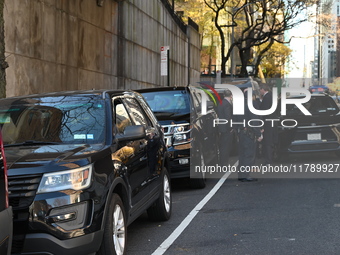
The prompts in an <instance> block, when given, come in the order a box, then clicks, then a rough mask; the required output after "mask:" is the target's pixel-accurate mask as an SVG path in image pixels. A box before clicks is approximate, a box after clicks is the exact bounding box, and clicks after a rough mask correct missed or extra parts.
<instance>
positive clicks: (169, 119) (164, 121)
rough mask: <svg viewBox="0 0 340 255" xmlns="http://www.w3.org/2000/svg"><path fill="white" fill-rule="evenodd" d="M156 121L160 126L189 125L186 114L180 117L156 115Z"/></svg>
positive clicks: (188, 117) (188, 118)
mask: <svg viewBox="0 0 340 255" xmlns="http://www.w3.org/2000/svg"><path fill="white" fill-rule="evenodd" d="M156 117H157V120H158V121H159V123H160V124H161V125H171V124H181V123H189V122H190V113H188V114H181V115H172V116H169V115H168V116H167V115H165V114H164V115H162V114H157V115H156Z"/></svg>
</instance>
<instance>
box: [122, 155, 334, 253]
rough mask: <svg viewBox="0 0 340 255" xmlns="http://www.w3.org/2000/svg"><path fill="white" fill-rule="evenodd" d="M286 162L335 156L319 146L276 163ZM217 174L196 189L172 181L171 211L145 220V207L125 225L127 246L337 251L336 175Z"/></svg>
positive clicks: (132, 249) (139, 249) (133, 249)
mask: <svg viewBox="0 0 340 255" xmlns="http://www.w3.org/2000/svg"><path fill="white" fill-rule="evenodd" d="M236 160H237V159H236V158H233V161H236ZM285 163H288V164H296V165H301V164H314V163H315V164H326V165H329V166H330V165H332V164H334V165H335V164H339V163H340V161H339V159H338V158H337V157H336V156H335V155H334V154H327V153H324V154H313V155H299V156H297V157H290V158H288V159H285V160H284V162H280V163H279V164H285ZM338 171H339V172H340V167H339V169H338ZM310 176H312V175H310ZM218 181H219V180H217V179H208V180H207V187H206V188H205V189H201V190H193V189H190V188H189V186H188V184H187V181H186V180H175V181H173V183H172V184H173V185H172V186H173V213H172V218H171V219H170V220H169V221H168V222H150V221H149V220H148V218H147V215H146V214H144V215H142V216H141V217H140V218H139V219H137V220H136V221H135V222H134V223H133V224H131V225H130V226H129V228H128V248H127V254H128V255H132V254H136V255H137V254H138V255H143V254H153V253H154V252H155V251H157V252H155V253H154V254H166V255H170V254H176V255H181V254H195V255H196V254H205V255H206V254H228V255H229V254H242V255H244V254H261V255H266V254H271V255H272V254H280V255H281V254H299V255H301V254H308V255H313V254H340V242H339V236H340V178H327V174H326V175H323V176H322V178H320V179H319V178H310V177H309V178H308V179H305V178H301V176H299V177H298V178H294V176H293V175H289V178H281V177H280V178H275V179H273V178H261V179H259V180H258V181H257V182H251V183H241V182H239V181H238V180H237V179H233V178H230V177H229V178H227V179H226V180H224V182H223V183H222V185H221V186H220V187H219V188H216V185H218V184H217V183H219V182H218ZM211 190H212V191H211ZM209 192H210V193H209ZM207 195H208V196H209V198H210V199H209V200H207V199H206V200H205V201H203V202H202V200H203V199H204V198H207V197H206V196H207ZM197 205H201V206H200V207H199V210H193V209H194V208H195V207H196V206H197ZM196 209H197V207H196ZM183 221H184V222H183ZM184 223H185V224H184ZM174 231H175V232H174ZM164 241H166V242H167V243H166V245H164V243H163V242H164ZM162 243H163V245H164V246H162V248H163V249H161V250H160V246H161V244H162Z"/></svg>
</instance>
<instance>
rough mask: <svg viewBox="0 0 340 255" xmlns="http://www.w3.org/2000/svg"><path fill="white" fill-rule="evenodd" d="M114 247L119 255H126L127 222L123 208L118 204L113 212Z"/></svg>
mask: <svg viewBox="0 0 340 255" xmlns="http://www.w3.org/2000/svg"><path fill="white" fill-rule="evenodd" d="M113 245H114V248H115V251H116V254H117V255H122V254H124V249H125V221H124V215H123V211H122V208H121V207H120V206H119V205H118V204H117V205H116V206H115V209H114V212H113Z"/></svg>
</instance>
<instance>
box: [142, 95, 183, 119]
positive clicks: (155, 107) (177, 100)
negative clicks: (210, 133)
mask: <svg viewBox="0 0 340 255" xmlns="http://www.w3.org/2000/svg"><path fill="white" fill-rule="evenodd" d="M143 96H144V98H145V100H146V101H147V102H148V104H149V105H150V107H151V109H152V111H153V112H155V113H160V112H168V113H173V114H188V113H190V99H189V94H188V93H187V92H186V91H185V90H171V91H157V92H149V93H143Z"/></svg>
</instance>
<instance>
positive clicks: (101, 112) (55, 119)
mask: <svg viewBox="0 0 340 255" xmlns="http://www.w3.org/2000/svg"><path fill="white" fill-rule="evenodd" d="M105 121H106V118H105V104H104V101H103V100H98V99H97V98H96V99H94V98H92V97H74V98H73V97H45V98H37V99H33V100H32V99H30V100H27V101H26V100H24V101H21V102H17V103H15V104H13V105H1V106H0V123H1V125H2V129H3V140H4V144H5V145H8V144H16V143H24V142H27V141H39V142H56V143H67V144H68V143H71V144H74V143H89V144H92V143H101V142H104V139H105V137H104V134H105V126H106V124H105Z"/></svg>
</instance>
